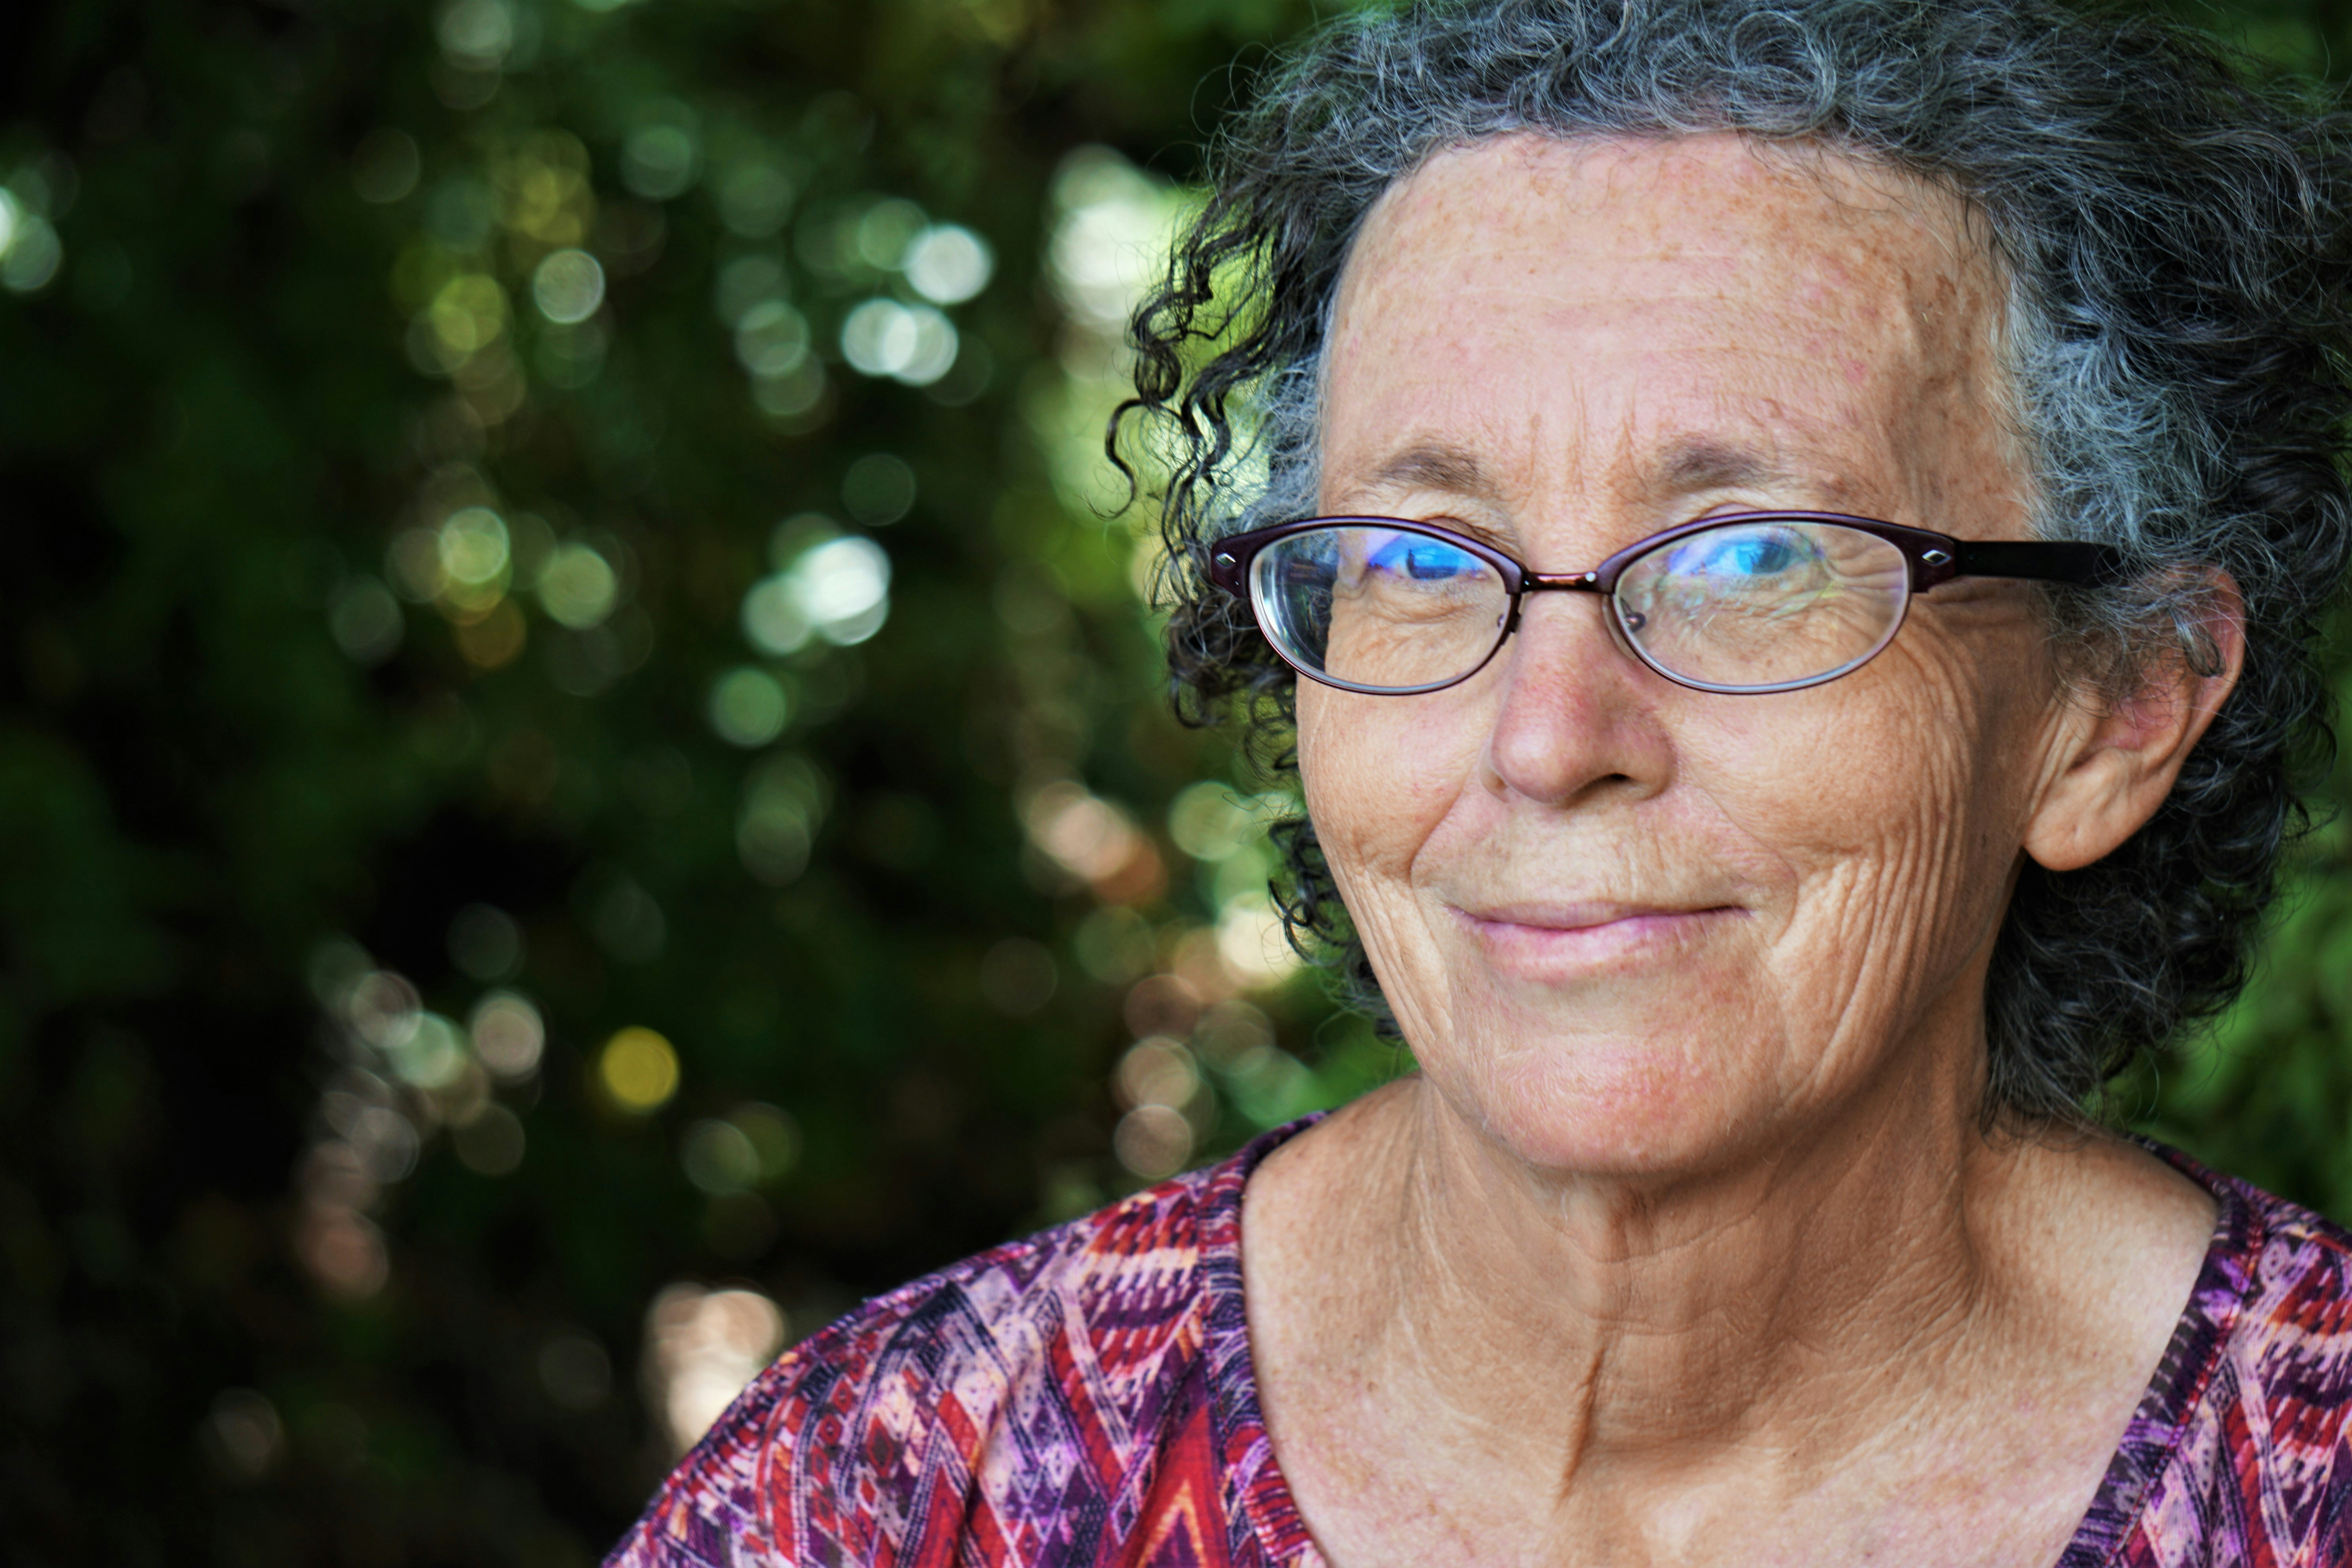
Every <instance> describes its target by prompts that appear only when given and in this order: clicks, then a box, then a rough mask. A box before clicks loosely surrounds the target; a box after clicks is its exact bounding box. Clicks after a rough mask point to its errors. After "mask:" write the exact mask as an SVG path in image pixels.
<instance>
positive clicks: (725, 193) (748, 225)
mask: <svg viewBox="0 0 2352 1568" xmlns="http://www.w3.org/2000/svg"><path fill="white" fill-rule="evenodd" d="M794 194H795V193H794V192H793V182H792V178H791V176H789V175H787V174H785V173H784V172H783V171H782V169H779V168H777V167H776V166H775V165H774V164H773V163H738V164H737V165H736V166H735V167H733V168H732V169H730V170H729V171H727V174H726V176H725V177H724V178H723V179H721V180H720V181H719V222H721V223H723V224H725V225H726V226H728V227H729V228H730V229H731V230H733V231H734V232H735V233H737V234H740V235H741V236H742V237H744V238H746V239H765V238H767V237H769V236H770V235H772V234H774V233H775V232H776V231H777V230H778V229H780V228H782V227H783V226H784V216H785V215H786V214H787V213H789V212H791V211H792V206H793V195H794Z"/></svg>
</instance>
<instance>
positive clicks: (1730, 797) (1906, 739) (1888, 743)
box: [1682, 686, 1959, 941]
mask: <svg viewBox="0 0 2352 1568" xmlns="http://www.w3.org/2000/svg"><path fill="white" fill-rule="evenodd" d="M1843 696H1844V694H1843V693H1840V692H1838V690H1837V688H1836V687H1834V686H1832V687H1824V688H1822V689H1821V690H1820V694H1819V696H1818V698H1817V699H1816V700H1812V701H1808V702H1805V703H1802V704H1797V703H1780V704H1777V705H1776V704H1775V703H1773V702H1771V701H1769V700H1768V701H1765V702H1759V703H1758V704H1757V705H1756V707H1755V709H1754V710H1752V711H1750V710H1717V711H1718V715H1724V714H1732V715H1737V716H1738V721H1737V722H1735V723H1731V724H1727V725H1722V726H1714V727H1710V730H1709V731H1699V730H1697V729H1696V727H1694V728H1693V729H1692V730H1691V731H1685V738H1684V742H1683V745H1682V751H1683V756H1684V763H1685V776H1686V777H1687V778H1688V779H1689V780H1690V781H1691V783H1692V784H1695V785H1696V786H1697V787H1698V788H1700V789H1701V790H1703V791H1704V792H1705V793H1706V794H1707V795H1710V796H1712V797H1713V799H1714V802H1715V805H1716V806H1717V809H1719V810H1720V811H1721V813H1722V814H1723V816H1724V817H1725V818H1726V820H1727V821H1728V822H1729V823H1730V824H1731V825H1732V826H1734V827H1735V828H1736V829H1738V832H1739V833H1740V835H1741V837H1743V838H1744V839H1746V841H1747V842H1748V843H1749V844H1750V845H1752V846H1754V847H1755V848H1756V849H1757V850H1758V851H1759V853H1760V854H1761V855H1762V856H1764V857H1765V858H1769V859H1770V860H1772V861H1775V862H1777V863H1778V872H1779V876H1780V877H1784V878H1786V879H1787V885H1788V886H1789V888H1790V891H1791V892H1792V894H1793V897H1794V900H1795V904H1794V907H1792V908H1791V909H1790V910H1789V911H1788V912H1789V917H1790V921H1791V923H1792V925H1793V926H1794V927H1795V928H1796V929H1795V931H1794V933H1793V934H1795V935H1797V936H1798V937H1799V938H1800V939H1803V938H1804V937H1805V935H1806V934H1807V933H1809V932H1810V933H1811V934H1813V935H1815V936H1822V935H1825V934H1828V933H1837V934H1836V935H1835V937H1834V940H1840V941H1843V940H1846V939H1847V938H1848V936H1850V935H1851V934H1853V933H1857V932H1859V933H1863V934H1867V933H1868V932H1869V931H1871V930H1872V929H1873V928H1874V926H1875V925H1876V924H1878V923H1879V922H1881V921H1885V920H1886V919H1887V918H1889V917H1890V916H1891V915H1897V914H1899V913H1900V910H1901V908H1902V906H1903V905H1904V903H1905V902H1906V900H1907V899H1908V898H1909V897H1910V896H1911V894H1912V893H1914V892H1916V890H1917V889H1916V877H1917V873H1918V872H1919V871H1920V869H1921V868H1922V865H1923V862H1924V861H1926V860H1927V859H1930V858H1934V854H1935V850H1934V845H1935V842H1936V840H1937V838H1938V837H1939V836H1940V833H1941V826H1940V824H1941V823H1942V822H1943V821H1944V820H1945V819H1947V818H1948V817H1949V816H1950V815H1951V814H1952V812H1953V811H1954V809H1955V808H1956V806H1957V805H1958V795H1959V792H1958V788H1957V787H1956V784H1955V778H1956V763H1957V759H1956V756H1955V748H1954V746H1953V744H1952V740H1953V737H1952V736H1951V735H1950V734H1949V733H1947V732H1944V731H1941V730H1939V729H1938V728H1937V726H1936V725H1934V724H1933V723H1932V722H1924V723H1923V722H1921V721H1919V719H1918V717H1917V716H1916V715H1913V714H1907V713H1906V712H1905V711H1904V710H1902V709H1901V708H1900V707H1899V706H1898V707H1895V708H1886V707H1882V706H1880V705H1878V704H1874V703H1868V702H1855V701H1853V700H1850V699H1849V700H1843V701H1841V700H1839V699H1840V698H1841V697H1843ZM1776 879H1777V878H1776Z"/></svg>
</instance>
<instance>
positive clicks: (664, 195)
mask: <svg viewBox="0 0 2352 1568" xmlns="http://www.w3.org/2000/svg"><path fill="white" fill-rule="evenodd" d="M661 107H662V110H664V111H665V112H666V114H667V115H668V116H669V117H670V118H667V119H666V120H664V121H659V122H656V123H653V124H647V125H640V126H638V127H637V128H636V129H635V131H632V132H629V134H628V137H627V139H626V140H625V141H624V142H622V143H621V184H624V185H626V186H627V187H628V188H629V192H630V194H631V195H639V196H643V197H645V198H646V200H647V201H649V202H666V201H668V200H669V199H670V198H671V197H673V196H679V195H685V194H686V192H687V191H688V188H689V187H691V186H692V185H693V184H694V180H695V176H696V174H698V173H699V165H700V160H701V151H700V149H699V147H698V145H697V144H696V142H695V136H694V130H693V126H692V122H691V115H690V114H689V112H688V110H686V107H685V106H684V105H683V104H677V103H666V104H664V105H662V106H661Z"/></svg>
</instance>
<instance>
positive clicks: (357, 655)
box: [327, 576, 406, 666]
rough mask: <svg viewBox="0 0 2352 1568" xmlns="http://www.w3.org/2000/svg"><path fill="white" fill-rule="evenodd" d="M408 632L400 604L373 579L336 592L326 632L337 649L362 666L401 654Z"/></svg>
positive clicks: (354, 580) (356, 579)
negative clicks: (403, 636)
mask: <svg viewBox="0 0 2352 1568" xmlns="http://www.w3.org/2000/svg"><path fill="white" fill-rule="evenodd" d="M405 629H406V627H405V624H404V621H403V618H402V616H401V613H400V601H399V600H397V599H395V598H394V597H393V596H392V591H391V590H390V589H388V588H386V587H385V586H384V585H383V584H382V583H381V582H379V581H377V580H376V579H375V578H373V577H370V576H359V577H354V578H352V580H351V581H350V582H348V583H346V584H343V585H342V586H341V588H339V589H337V590H336V591H335V597H334V602H333V604H331V605H330V606H329V607H328V610H327V631H328V634H329V635H330V636H331V637H333V638H334V639H335V646H336V647H339V648H341V649H342V650H343V652H344V653H345V654H347V655H349V656H350V657H351V658H352V659H353V660H354V661H356V662H358V663H360V664H363V665H370V666H373V665H379V664H382V663H383V661H384V660H385V659H388V658H391V657H392V656H393V655H394V654H395V653H397V652H399V651H400V638H401V634H402V633H403V632H404V630H405Z"/></svg>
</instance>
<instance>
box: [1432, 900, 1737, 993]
mask: <svg viewBox="0 0 2352 1568" xmlns="http://www.w3.org/2000/svg"><path fill="white" fill-rule="evenodd" d="M1447 908H1448V909H1449V910H1450V911H1451V912H1452V913H1453V915H1454V918H1455V919H1456V920H1457V921H1460V922H1461V924H1462V925H1463V926H1464V928H1465V930H1466V931H1467V932H1468V934H1469V935H1471V936H1472V937H1474V938H1475V940H1476V941H1477V942H1478V944H1479V946H1480V947H1482V948H1484V949H1485V950H1486V956H1487V959H1488V961H1489V962H1490V963H1493V964H1494V965H1495V966H1496V968H1498V969H1503V970H1509V971H1520V972H1528V973H1531V974H1538V975H1542V974H1554V973H1559V972H1560V971H1563V970H1578V969H1587V968H1591V967H1592V966H1594V965H1597V964H1608V963H1615V962H1634V961H1638V960H1639V959H1641V958H1642V957H1643V956H1645V955H1650V954H1663V953H1665V952H1671V951H1673V950H1675V949H1677V948H1680V947H1682V946H1683V945H1685V943H1687V942H1692V941H1695V940H1696V939H1698V938H1700V937H1702V936H1704V935H1705V934H1706V933H1707V932H1708V931H1711V930H1713V929H1715V928H1717V927H1718V926H1720V925H1721V924H1723V923H1724V922H1726V921H1731V920H1736V919H1738V918H1740V917H1741V916H1742V915H1743V914H1744V913H1745V912H1746V911H1745V910H1741V909H1740V908H1739V907H1738V906H1737V905H1732V904H1700V903H1696V902H1692V903H1680V902H1676V903H1651V902H1646V901H1643V902H1636V901H1631V900H1614V899H1586V900H1572V901H1551V900H1540V901H1531V902H1505V903H1484V902H1481V903H1475V904H1467V905H1463V904H1449V905H1448V906H1447Z"/></svg>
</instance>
